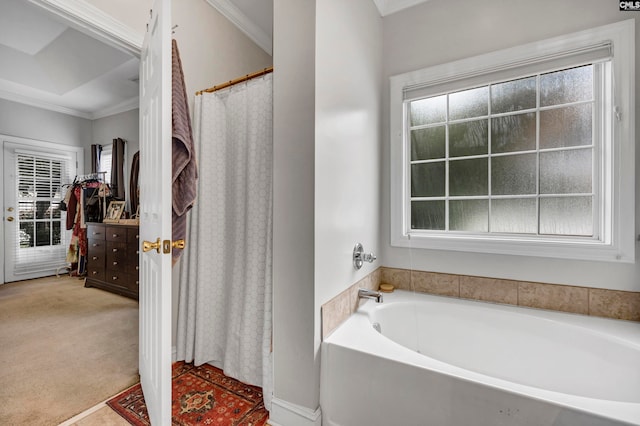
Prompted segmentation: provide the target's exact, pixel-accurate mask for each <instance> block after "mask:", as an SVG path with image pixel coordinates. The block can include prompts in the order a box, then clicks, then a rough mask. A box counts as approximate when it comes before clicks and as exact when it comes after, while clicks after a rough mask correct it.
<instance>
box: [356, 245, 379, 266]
mask: <svg viewBox="0 0 640 426" xmlns="http://www.w3.org/2000/svg"><path fill="white" fill-rule="evenodd" d="M376 259H377V257H376V255H375V254H373V253H365V252H364V248H363V247H362V244H360V243H358V244H356V246H355V247H354V248H353V267H354V268H356V269H360V268H362V265H363V264H364V262H369V263H373V262H374V261H375V260H376Z"/></svg>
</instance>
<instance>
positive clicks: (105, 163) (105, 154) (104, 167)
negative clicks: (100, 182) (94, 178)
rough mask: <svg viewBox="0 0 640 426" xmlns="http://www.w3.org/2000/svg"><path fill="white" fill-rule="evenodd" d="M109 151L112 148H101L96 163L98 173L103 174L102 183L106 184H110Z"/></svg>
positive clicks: (109, 146)
mask: <svg viewBox="0 0 640 426" xmlns="http://www.w3.org/2000/svg"><path fill="white" fill-rule="evenodd" d="M111 149H112V146H111V145H108V146H103V147H102V150H101V151H100V160H99V161H98V172H99V173H102V172H104V173H105V175H104V181H105V182H106V183H111V158H112V155H111Z"/></svg>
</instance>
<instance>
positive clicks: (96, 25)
mask: <svg viewBox="0 0 640 426" xmlns="http://www.w3.org/2000/svg"><path fill="white" fill-rule="evenodd" d="M29 2H30V3H33V4H35V5H36V6H39V7H41V8H43V9H45V10H48V11H49V12H51V13H54V14H56V15H57V16H60V17H62V18H63V19H64V20H65V21H67V22H69V24H70V25H72V26H74V27H75V28H76V29H78V30H80V31H83V32H85V33H88V34H89V35H91V36H93V37H95V38H98V39H99V40H102V41H104V42H105V43H108V44H110V45H112V46H114V47H116V48H119V49H121V50H124V51H125V52H128V53H130V54H132V55H134V56H136V57H138V58H139V57H140V51H141V50H142V42H143V40H144V34H141V33H139V32H137V31H135V30H133V29H131V28H129V27H128V26H126V25H124V24H123V23H122V22H120V21H118V20H117V19H115V18H114V17H112V16H111V15H108V14H106V13H104V12H103V11H102V10H100V9H98V8H97V7H95V6H93V5H90V4H89V3H86V2H84V1H82V0H29Z"/></svg>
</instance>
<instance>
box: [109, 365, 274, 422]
mask: <svg viewBox="0 0 640 426" xmlns="http://www.w3.org/2000/svg"><path fill="white" fill-rule="evenodd" d="M107 405H109V407H111V408H112V409H114V410H115V411H116V412H117V413H118V414H120V415H121V416H122V417H124V418H125V420H127V421H128V422H129V423H131V424H132V425H136V426H149V425H150V422H149V416H148V415H147V407H146V406H145V403H144V397H143V396H142V389H141V388H140V384H137V385H135V386H133V387H131V388H129V389H127V390H126V391H124V392H122V393H121V394H120V395H118V396H116V397H114V398H112V399H110V400H109V401H107ZM171 405H172V407H171V415H172V423H173V425H175V426H191V425H217V426H264V425H266V424H267V420H268V418H269V413H268V411H267V410H265V408H264V404H263V401H262V389H260V388H259V387H257V386H251V385H247V384H244V383H242V382H239V381H237V380H235V379H232V378H231V377H227V376H225V375H224V373H223V372H222V370H220V369H218V368H215V367H212V366H211V365H208V364H204V365H201V366H199V367H195V366H194V365H193V364H185V363H184V362H177V363H175V364H173V380H172V395H171Z"/></svg>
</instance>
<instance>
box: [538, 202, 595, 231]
mask: <svg viewBox="0 0 640 426" xmlns="http://www.w3.org/2000/svg"><path fill="white" fill-rule="evenodd" d="M591 204H592V200H591V197H564V198H541V199H540V233H541V234H551V235H582V236H592V235H593V213H592V206H591Z"/></svg>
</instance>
